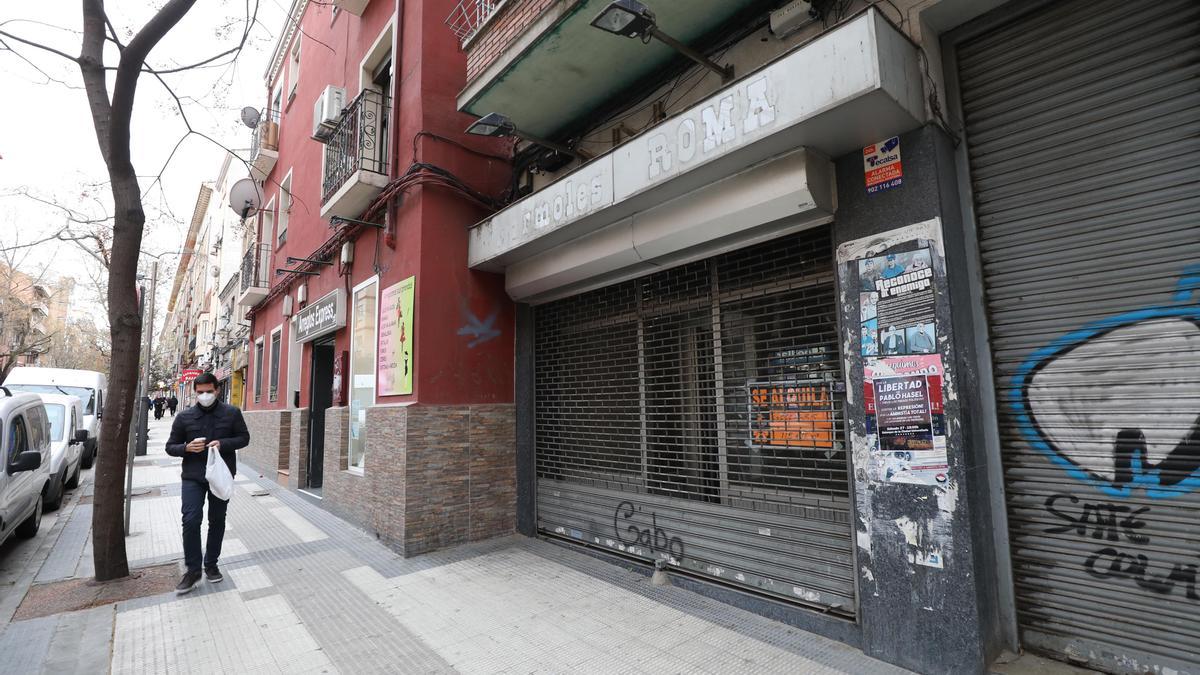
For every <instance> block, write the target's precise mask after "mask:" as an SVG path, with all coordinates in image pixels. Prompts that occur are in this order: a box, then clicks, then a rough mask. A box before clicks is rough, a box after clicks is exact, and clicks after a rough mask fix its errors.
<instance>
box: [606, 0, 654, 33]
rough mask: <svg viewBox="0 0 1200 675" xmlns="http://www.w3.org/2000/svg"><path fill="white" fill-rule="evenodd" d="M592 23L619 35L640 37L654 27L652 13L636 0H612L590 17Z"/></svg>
mask: <svg viewBox="0 0 1200 675" xmlns="http://www.w3.org/2000/svg"><path fill="white" fill-rule="evenodd" d="M592 25H593V26H595V27H596V28H599V29H600V30H603V31H608V32H609V33H612V34H613V35H620V36H621V37H641V36H643V35H645V34H646V31H647V29H649V28H653V27H654V13H653V12H651V11H650V8H649V7H646V6H645V5H643V4H642V3H640V2H638V1H637V0H614V1H613V2H611V3H609V5H608V7H605V8H604V10H603V11H601V12H600V13H599V14H598V15H596V18H594V19H592Z"/></svg>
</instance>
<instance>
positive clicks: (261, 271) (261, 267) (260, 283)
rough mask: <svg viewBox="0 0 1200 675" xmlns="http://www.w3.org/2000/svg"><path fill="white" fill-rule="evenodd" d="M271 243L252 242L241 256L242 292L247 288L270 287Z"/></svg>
mask: <svg viewBox="0 0 1200 675" xmlns="http://www.w3.org/2000/svg"><path fill="white" fill-rule="evenodd" d="M270 267H271V245H270V244H254V245H253V246H251V247H250V248H249V249H247V250H246V255H245V256H243V257H242V269H241V273H240V275H239V276H240V277H241V284H242V291H241V292H242V293H245V292H246V290H247V289H249V288H270V286H271V278H270Z"/></svg>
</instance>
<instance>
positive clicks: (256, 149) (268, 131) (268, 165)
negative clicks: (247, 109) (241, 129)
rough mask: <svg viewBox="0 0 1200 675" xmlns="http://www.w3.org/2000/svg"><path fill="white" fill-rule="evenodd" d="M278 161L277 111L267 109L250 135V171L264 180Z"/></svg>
mask: <svg viewBox="0 0 1200 675" xmlns="http://www.w3.org/2000/svg"><path fill="white" fill-rule="evenodd" d="M278 161H279V111H278V110H271V109H269V108H268V109H267V112H266V114H265V115H263V118H262V119H261V120H259V121H258V126H256V127H254V131H253V132H252V133H251V135H250V173H251V175H252V176H253V177H254V180H256V181H259V182H260V183H261V182H262V181H265V180H266V179H267V176H268V175H269V174H270V173H271V169H274V168H275V163H276V162H278Z"/></svg>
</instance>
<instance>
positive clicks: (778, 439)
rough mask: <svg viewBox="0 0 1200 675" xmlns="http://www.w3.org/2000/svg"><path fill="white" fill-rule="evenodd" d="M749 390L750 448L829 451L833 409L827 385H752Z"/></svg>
mask: <svg viewBox="0 0 1200 675" xmlns="http://www.w3.org/2000/svg"><path fill="white" fill-rule="evenodd" d="M749 389H750V434H751V439H752V441H753V444H754V445H757V446H769V447H785V448H821V449H826V450H831V449H833V444H834V440H833V428H834V407H833V396H832V395H831V394H830V387H829V385H828V384H819V383H812V382H806V383H804V382H791V383H789V382H755V383H751V384H750V385H749Z"/></svg>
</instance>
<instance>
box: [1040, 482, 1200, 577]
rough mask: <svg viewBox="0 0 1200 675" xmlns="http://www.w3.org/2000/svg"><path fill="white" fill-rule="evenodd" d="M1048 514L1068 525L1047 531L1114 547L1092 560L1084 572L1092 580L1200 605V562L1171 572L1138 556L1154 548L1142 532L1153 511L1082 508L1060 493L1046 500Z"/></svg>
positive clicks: (1182, 564)
mask: <svg viewBox="0 0 1200 675" xmlns="http://www.w3.org/2000/svg"><path fill="white" fill-rule="evenodd" d="M1046 511H1048V512H1049V513H1050V514H1051V515H1052V516H1054V517H1055V518H1056V519H1058V520H1061V521H1063V523H1064V524H1062V525H1055V526H1053V527H1048V528H1046V532H1048V533H1051V534H1063V533H1068V532H1072V533H1074V534H1076V535H1078V536H1080V537H1083V538H1085V539H1094V540H1099V541H1101V542H1103V543H1105V544H1110V545H1107V546H1101V547H1100V548H1098V549H1096V550H1095V551H1093V552H1092V553H1091V554H1090V555H1088V557H1087V559H1086V560H1085V561H1084V563H1083V570H1084V571H1085V572H1087V573H1088V574H1089V575H1091V576H1093V577H1096V578H1097V579H1129V580H1132V581H1133V582H1134V583H1136V584H1137V585H1138V586H1139V587H1141V588H1144V589H1146V590H1148V591H1151V592H1154V593H1158V594H1160V595H1170V594H1172V593H1178V594H1180V595H1183V596H1185V597H1186V598H1187V599H1189V600H1200V594H1197V592H1196V576H1197V570H1198V569H1200V562H1175V563H1174V564H1172V566H1171V568H1170V570H1169V571H1167V570H1165V569H1162V567H1161V566H1160V565H1156V564H1153V563H1152V561H1151V560H1150V558H1149V557H1148V556H1146V555H1145V554H1143V553H1138V552H1137V551H1138V550H1144V547H1148V546H1149V545H1150V537H1149V536H1147V535H1145V534H1143V533H1142V532H1141V530H1142V529H1143V528H1144V527H1146V519H1147V518H1148V517H1149V515H1148V514H1149V512H1150V507H1149V506H1130V505H1128V504H1112V503H1109V502H1082V503H1081V502H1080V500H1079V498H1078V497H1075V496H1074V495H1065V494H1060V495H1052V496H1051V497H1050V498H1048V499H1047V500H1046ZM1130 549H1132V550H1130Z"/></svg>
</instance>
